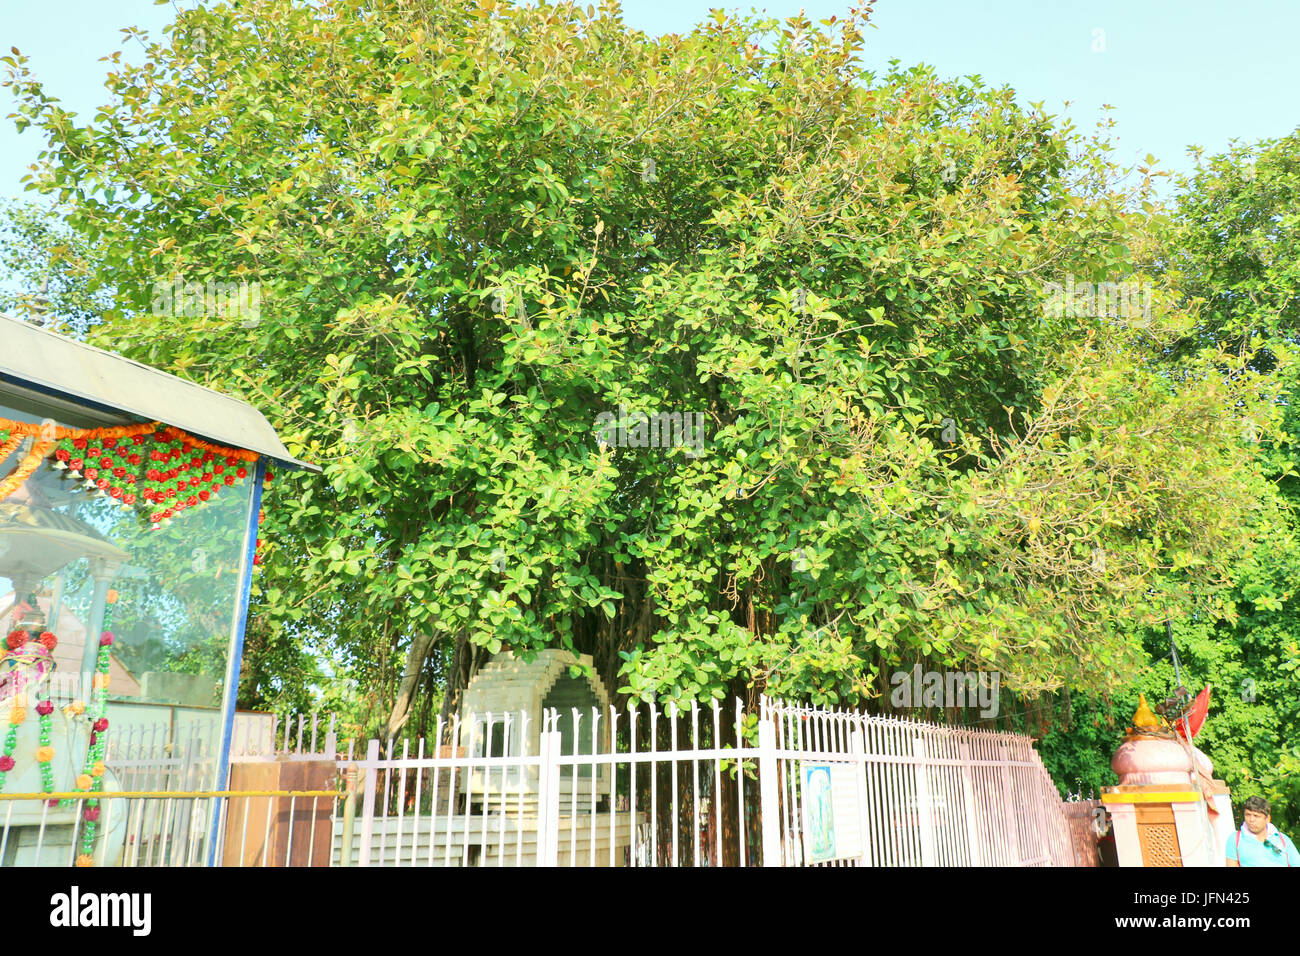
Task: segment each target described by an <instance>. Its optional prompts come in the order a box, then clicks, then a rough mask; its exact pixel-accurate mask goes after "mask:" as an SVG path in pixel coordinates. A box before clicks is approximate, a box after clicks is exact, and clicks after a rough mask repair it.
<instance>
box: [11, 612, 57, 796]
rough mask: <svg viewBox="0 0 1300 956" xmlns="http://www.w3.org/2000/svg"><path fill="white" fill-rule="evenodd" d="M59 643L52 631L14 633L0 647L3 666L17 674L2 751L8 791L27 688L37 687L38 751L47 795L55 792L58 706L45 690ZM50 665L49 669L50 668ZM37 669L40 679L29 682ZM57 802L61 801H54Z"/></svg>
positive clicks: (22, 720)
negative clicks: (53, 720)
mask: <svg viewBox="0 0 1300 956" xmlns="http://www.w3.org/2000/svg"><path fill="white" fill-rule="evenodd" d="M58 643H59V641H58V638H56V637H55V636H54V635H53V634H51V633H50V632H49V631H44V632H42V633H41V634H39V635H37V633H36V632H35V631H23V630H20V631H14V632H13V633H12V634H10V635H9V636H8V637H7V638H6V639H5V646H4V647H3V648H0V664H3V665H6V669H10V671H11V673H12V675H13V682H14V688H13V698H12V699H13V705H12V707H11V708H10V710H9V730H8V732H7V733H6V734H5V740H4V749H3V751H0V790H3V789H4V785H5V777H6V776H8V774H9V771H10V770H12V769H13V768H14V757H13V753H14V748H15V747H17V745H18V728H19V727H21V726H22V725H23V723H24V721H26V720H27V693H26V691H27V686H28V684H34V685H35V687H36V714H37V718H38V719H39V721H40V743H41V745H40V748H39V749H38V750H37V751H36V760H37V762H38V763H39V764H40V768H41V789H42V790H44V792H45V793H53V792H54V769H53V768H52V767H51V766H50V762H51V761H52V760H53V759H54V748H53V746H51V744H50V714H51V713H53V711H54V705H53V704H52V703H50V699H49V693H48V692H47V691H46V689H45V677H46V675H47V674H48V673H49V672H50V670H52V669H53V661H51V660H50V654H51V653H52V652H53V651H54V648H55V647H56V646H57V645H58ZM47 664H48V665H50V666H49V667H48V668H47V667H46V665H47ZM33 667H34V668H36V669H37V671H38V673H37V676H36V679H35V680H33V681H28V680H27V679H26V674H27V672H28V671H29V670H30V669H31V668H33ZM52 802H57V801H52Z"/></svg>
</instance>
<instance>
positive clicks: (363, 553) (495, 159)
mask: <svg viewBox="0 0 1300 956" xmlns="http://www.w3.org/2000/svg"><path fill="white" fill-rule="evenodd" d="M862 19H863V18H862V17H861V16H852V17H850V18H849V19H847V20H844V21H838V20H831V21H824V22H821V23H818V24H814V23H811V22H809V21H807V20H805V19H802V18H794V19H791V20H787V21H776V20H765V19H758V18H746V17H739V18H737V17H732V16H728V15H724V14H722V13H720V12H715V13H714V14H713V15H711V16H710V18H709V19H708V20H706V22H704V23H703V24H702V25H700V26H699V27H698V28H696V29H695V30H694V31H692V32H691V33H690V34H688V35H685V36H680V35H669V36H665V37H661V38H652V37H647V36H645V35H644V34H642V33H640V32H638V31H635V30H630V29H628V28H627V27H626V26H625V25H624V24H623V23H622V20H621V15H620V12H619V8H618V6H617V4H614V3H606V4H602V6H601V7H600V8H599V9H598V10H588V11H584V10H582V9H581V8H579V7H577V6H573V5H568V4H561V5H551V4H538V5H536V6H533V7H515V6H507V5H504V4H499V3H495V2H493V0H449V2H447V3H442V4H438V5H433V4H428V3H423V2H418V3H417V2H407V0H328V2H321V3H314V4H302V3H297V2H292V0H241V2H238V3H217V4H214V5H212V6H210V7H207V8H203V9H198V10H194V11H190V12H188V13H185V14H183V15H182V16H181V17H180V18H179V19H178V21H177V23H176V24H175V26H174V28H173V29H172V31H171V32H170V34H169V35H168V36H167V37H165V38H161V39H150V38H147V37H143V36H142V37H140V40H141V42H142V43H143V45H144V50H145V54H144V59H143V61H142V62H140V63H136V64H129V63H127V62H125V61H124V58H123V57H122V56H121V55H120V54H115V55H114V56H113V57H112V62H113V67H112V71H111V72H110V73H109V76H108V79H107V93H108V101H107V103H106V105H105V106H104V107H103V109H102V110H101V111H99V112H98V113H97V114H96V116H94V117H92V118H91V119H90V120H89V121H88V122H83V121H80V120H79V119H78V118H76V117H74V116H72V115H70V114H68V113H66V112H64V111H63V110H62V109H61V108H60V107H59V105H58V103H57V102H55V101H53V100H52V99H50V98H49V97H47V95H46V94H45V92H44V91H43V89H42V87H41V85H40V83H39V82H38V81H37V79H36V78H35V77H33V76H32V75H31V74H30V73H29V71H28V70H27V67H26V65H25V63H24V61H23V60H22V58H21V57H20V56H14V57H9V58H6V59H7V61H8V62H9V64H10V67H11V70H10V79H9V81H8V84H9V85H11V86H12V87H13V88H14V90H15V92H16V93H17V95H18V100H19V106H18V113H17V115H18V117H19V122H20V123H22V124H31V125H34V126H37V127H39V128H41V129H42V130H44V132H45V134H46V135H47V136H48V137H49V140H50V147H49V150H48V152H47V154H46V156H45V161H46V163H47V165H48V169H47V172H46V173H45V174H44V175H43V177H42V179H41V181H40V184H39V186H40V188H41V189H42V190H44V191H46V192H48V193H50V194H51V195H52V196H53V197H54V198H55V199H57V200H58V201H59V202H60V203H62V204H64V205H66V206H67V207H68V208H69V210H70V211H69V214H68V217H67V221H68V223H69V224H70V226H71V227H72V228H73V229H75V230H76V231H77V233H78V234H79V235H81V236H83V237H85V238H86V240H87V241H90V242H95V243H97V244H98V247H99V248H101V249H103V250H104V252H103V255H102V257H100V258H99V259H97V261H96V262H95V263H93V264H92V266H91V278H92V280H93V282H92V285H94V286H95V287H97V288H101V289H112V290H113V294H114V297H115V301H114V308H113V309H111V310H110V311H109V312H108V313H107V314H106V317H105V320H104V322H103V323H102V324H101V325H100V326H98V327H96V329H95V330H94V333H93V334H94V336H95V338H96V340H97V341H98V342H100V343H101V344H105V345H108V346H109V347H111V348H113V349H114V350H116V351H119V352H122V353H124V354H127V355H129V356H131V357H134V358H138V359H140V360H142V361H145V362H148V363H150V364H153V365H156V366H159V367H162V368H165V369H168V370H170V371H173V372H176V373H178V374H182V375H185V376H188V377H190V378H193V379H195V380H197V381H201V382H203V383H204V384H209V385H213V386H215V387H219V388H222V389H224V390H227V391H231V392H234V393H237V394H240V395H241V396H242V397H244V398H246V399H247V400H249V401H250V402H252V403H254V404H255V405H257V406H258V407H259V408H261V409H263V410H264V411H265V412H266V414H267V415H268V417H269V418H270V419H271V421H272V422H273V424H275V425H276V427H277V428H278V429H279V430H280V431H281V434H282V435H283V436H284V437H285V439H286V442H287V444H288V446H289V447H290V449H291V450H292V451H293V452H294V453H295V454H297V455H299V456H301V457H304V458H306V459H309V460H314V461H316V462H319V463H320V464H322V465H323V466H324V469H325V472H324V475H323V476H320V477H315V476H311V475H304V474H280V475H277V476H276V481H275V483H274V484H273V486H272V488H271V490H270V493H269V495H268V498H267V504H266V521H265V524H264V530H263V536H264V538H265V539H266V543H267V545H268V547H267V550H266V552H265V554H266V557H265V560H264V563H263V565H262V567H261V573H260V576H259V578H258V582H257V585H256V594H255V605H254V607H253V609H252V614H253V617H254V621H253V623H252V625H251V627H252V633H253V635H254V639H252V640H251V641H250V649H249V653H250V665H249V668H248V673H251V674H258V675H261V676H260V677H259V678H257V680H259V681H264V682H265V683H257V684H255V685H250V684H247V683H246V685H245V689H244V694H245V698H246V700H247V701H253V700H258V699H265V698H267V697H270V696H273V695H274V694H276V693H278V692H279V691H278V690H277V686H276V685H275V678H274V676H273V674H274V672H275V671H276V670H277V668H275V667H270V668H268V667H266V666H265V663H266V662H267V661H270V660H280V661H287V662H289V663H294V662H297V663H301V662H302V656H303V654H304V653H307V651H304V649H309V650H310V651H311V652H313V653H319V654H322V655H330V656H331V659H332V663H331V664H330V665H329V668H328V670H329V672H330V673H331V674H332V675H334V676H337V677H342V676H344V675H348V676H351V677H353V678H355V679H357V680H358V681H359V683H360V686H361V687H362V688H364V689H366V691H367V692H368V694H369V702H368V706H369V711H368V713H369V714H370V716H369V717H368V718H367V719H369V720H371V721H373V720H377V719H379V718H380V717H388V718H389V728H390V729H392V730H395V729H397V727H399V726H400V725H401V723H402V722H403V721H404V720H406V719H407V718H408V716H409V715H410V714H411V713H415V714H416V715H417V720H422V719H423V718H422V717H421V715H422V714H427V713H428V712H429V711H428V708H429V706H430V705H431V704H433V705H436V703H438V702H440V701H442V700H443V699H444V698H442V697H441V696H440V695H441V694H442V693H443V692H444V691H446V697H445V701H446V702H447V704H448V705H450V704H451V703H452V702H454V700H455V695H456V692H457V691H458V689H459V688H460V687H461V686H463V683H464V681H465V679H466V678H467V676H468V675H469V674H470V673H471V672H472V670H473V669H474V668H475V667H476V666H477V665H478V663H479V662H481V661H482V660H483V659H485V657H486V655H487V654H489V653H495V652H498V651H500V650H502V649H513V650H516V651H520V652H526V651H528V650H530V649H536V648H541V647H557V646H558V647H567V648H571V649H574V650H577V651H580V652H588V653H592V654H593V655H594V657H595V661H596V666H597V668H598V670H599V671H600V672H601V673H602V675H603V676H605V678H606V679H607V680H609V681H610V682H611V686H612V687H614V688H617V689H618V690H619V691H620V692H621V693H623V694H624V695H627V696H629V697H633V698H650V697H654V698H657V699H659V700H676V701H679V702H682V701H686V700H690V699H707V698H709V697H722V696H725V695H728V694H731V693H750V694H752V693H756V692H758V691H765V692H767V693H769V694H774V695H779V696H785V697H791V698H801V699H808V700H811V701H813V702H817V703H832V704H833V703H857V702H862V701H864V700H867V699H869V698H871V697H872V696H873V695H875V694H876V693H878V692H879V691H880V689H881V688H882V687H883V686H884V685H885V683H886V676H887V673H888V672H889V671H891V670H894V669H905V668H907V667H910V666H911V664H912V663H913V662H915V661H925V662H928V663H930V664H932V666H935V667H940V666H960V667H962V668H965V669H969V670H975V669H984V670H997V671H999V672H1000V673H1001V675H1002V683H1003V686H1004V687H1006V688H1009V689H1011V690H1013V691H1016V692H1018V693H1022V694H1028V695H1034V694H1037V693H1040V692H1042V691H1046V690H1054V689H1057V688H1069V689H1073V690H1076V691H1082V692H1087V693H1097V694H1100V693H1103V692H1106V691H1109V690H1112V689H1114V688H1116V687H1119V686H1121V685H1122V684H1123V683H1124V682H1126V681H1128V680H1130V679H1131V678H1132V675H1133V674H1134V673H1135V672H1136V669H1137V668H1138V667H1139V666H1140V664H1141V662H1142V661H1144V660H1145V656H1146V653H1145V651H1144V649H1143V647H1142V641H1141V637H1142V635H1143V633H1144V632H1145V631H1146V630H1147V629H1149V628H1150V627H1152V626H1154V625H1156V624H1158V623H1160V622H1162V621H1163V620H1164V619H1165V618H1166V616H1168V615H1172V616H1174V617H1175V618H1177V619H1179V620H1182V619H1190V616H1191V614H1192V613H1193V610H1195V612H1196V613H1198V614H1200V615H1202V616H1204V617H1207V618H1208V619H1211V620H1213V619H1216V618H1219V617H1223V616H1225V615H1228V616H1230V615H1231V613H1232V605H1231V602H1230V601H1229V600H1228V598H1227V597H1226V596H1227V595H1229V594H1230V593H1231V589H1232V587H1233V586H1234V573H1233V568H1234V566H1235V563H1236V562H1237V561H1239V560H1245V559H1246V558H1245V556H1248V555H1249V554H1250V553H1251V549H1252V547H1255V545H1254V544H1253V542H1258V541H1259V540H1263V539H1264V538H1266V532H1267V531H1268V529H1270V528H1276V527H1282V526H1283V525H1284V517H1283V514H1282V511H1283V505H1282V504H1281V502H1280V500H1279V498H1278V495H1277V493H1276V490H1275V488H1274V486H1273V485H1272V484H1271V483H1270V482H1269V481H1268V480H1267V477H1266V476H1265V475H1264V474H1262V473H1261V471H1260V470H1259V469H1258V468H1257V467H1256V459H1255V455H1256V452H1255V450H1254V448H1253V446H1252V445H1251V443H1250V442H1249V441H1248V440H1247V439H1246V438H1245V437H1243V436H1244V435H1245V434H1246V432H1247V431H1249V430H1250V429H1251V428H1253V429H1256V430H1257V432H1258V433H1260V434H1270V433H1273V432H1276V430H1277V428H1278V427H1279V420H1280V416H1281V411H1280V408H1279V405H1278V403H1277V401H1276V395H1275V393H1274V391H1271V390H1270V389H1272V385H1270V384H1268V383H1269V382H1272V381H1273V380H1272V379H1269V378H1268V377H1267V376H1268V373H1269V370H1268V369H1265V368H1261V367H1260V366H1259V363H1258V362H1254V363H1252V362H1251V361H1250V356H1248V355H1246V354H1245V352H1243V350H1242V349H1240V348H1233V347H1232V346H1233V343H1232V342H1231V341H1226V340H1220V339H1215V338H1213V337H1211V338H1205V339H1198V338H1197V337H1196V334H1195V329H1196V328H1197V325H1196V323H1197V321H1198V316H1200V315H1203V314H1204V312H1203V311H1202V312H1199V313H1198V311H1197V309H1196V307H1195V306H1194V304H1193V303H1191V302H1190V301H1189V300H1187V299H1185V298H1180V296H1179V294H1178V288H1179V286H1178V283H1177V281H1175V278H1176V277H1175V278H1171V276H1170V275H1169V274H1168V273H1167V271H1166V270H1164V269H1163V268H1162V260H1161V259H1160V255H1159V254H1158V252H1156V251H1153V249H1154V246H1153V240H1152V237H1151V234H1150V230H1149V229H1148V223H1147V217H1146V215H1145V213H1144V211H1143V208H1142V205H1141V203H1142V202H1143V201H1144V199H1145V198H1146V197H1145V193H1144V192H1143V187H1141V186H1139V187H1137V188H1136V189H1133V190H1129V191H1125V190H1122V189H1120V187H1119V186H1118V185H1117V183H1118V181H1119V177H1118V172H1119V171H1118V170H1117V169H1116V167H1115V165H1114V164H1113V163H1112V161H1111V160H1110V157H1109V153H1108V151H1107V149H1106V146H1105V143H1104V142H1098V141H1097V140H1096V139H1092V140H1090V139H1087V138H1085V137H1083V136H1080V135H1078V134H1077V133H1076V132H1075V131H1074V130H1073V129H1072V128H1071V127H1070V126H1069V125H1068V124H1065V123H1062V122H1061V121H1059V120H1058V119H1057V118H1055V117H1053V116H1051V115H1049V114H1047V113H1046V112H1044V111H1043V110H1042V109H1041V108H1039V107H1032V108H1024V107H1021V106H1018V105H1017V103H1016V100H1015V97H1014V94H1013V91H1011V90H1009V89H994V88H989V87H987V86H985V85H984V84H983V83H982V82H981V81H980V80H979V79H978V78H968V79H963V80H945V79H941V78H939V77H938V76H936V75H935V73H934V72H933V71H932V70H929V69H928V68H924V67H915V68H905V67H902V66H899V65H897V64H895V65H894V66H893V67H891V68H890V69H889V70H888V71H886V72H884V73H881V74H876V73H873V72H870V71H867V70H864V69H863V68H862V67H861V66H860V65H859V62H858V59H857V55H858V53H859V52H860V51H861V48H862V44H863V42H864V41H863V36H862V33H861V28H862V26H863V22H862ZM177 277H180V278H181V279H182V280H183V281H192V282H196V283H206V282H208V281H209V280H213V281H221V282H245V283H256V284H257V287H258V289H259V290H260V314H259V315H258V316H257V317H256V318H255V319H253V320H251V321H250V320H249V319H248V318H247V317H246V316H245V317H236V316H231V315H229V314H223V313H222V312H221V310H208V311H206V312H204V314H201V315H192V314H185V313H184V311H182V310H176V309H170V310H169V309H159V308H158V307H157V305H156V301H155V296H154V288H155V284H156V283H159V282H162V283H164V284H166V283H171V282H173V281H174V280H175V279H176V278H177ZM1118 283H1124V284H1125V286H1124V287H1125V288H1126V289H1133V288H1136V289H1139V290H1140V295H1141V296H1142V297H1144V298H1142V299H1141V300H1140V301H1143V302H1145V308H1144V309H1143V310H1141V315H1140V317H1139V314H1138V312H1132V313H1130V312H1128V311H1127V310H1126V311H1125V312H1124V314H1122V315H1115V314H1111V313H1112V312H1113V311H1114V310H1110V311H1108V310H1106V309H1105V308H1099V307H1098V306H1097V302H1098V301H1100V299H1099V298H1098V297H1090V298H1088V299H1087V300H1080V301H1081V302H1083V301H1086V302H1087V305H1085V306H1083V307H1079V308H1076V307H1075V306H1076V305H1078V304H1079V303H1078V302H1075V301H1074V300H1073V299H1072V300H1071V301H1070V302H1069V303H1067V304H1068V305H1069V306H1070V307H1067V308H1063V309H1062V308H1056V309H1053V308H1051V307H1050V305H1051V299H1052V296H1053V295H1057V296H1058V298H1057V301H1058V302H1059V289H1060V288H1061V287H1067V286H1068V288H1069V289H1071V290H1072V291H1073V290H1075V289H1076V288H1082V287H1089V288H1097V289H1098V290H1099V291H1100V290H1101V288H1102V287H1113V285H1114V284H1118ZM1054 290H1055V291H1054ZM1247 351H1248V350H1247ZM1174 354H1176V355H1177V361H1176V362H1172V361H1171V360H1170V356H1171V355H1174ZM624 411H628V412H629V413H638V412H639V413H647V414H649V415H660V414H663V415H672V414H679V415H683V416H687V415H689V416H694V415H700V416H702V421H703V423H704V425H703V440H702V445H701V446H700V447H699V448H698V449H697V448H694V447H691V445H690V444H689V443H686V442H678V443H674V442H673V441H671V440H666V441H665V440H662V439H663V436H662V435H661V436H660V439H661V440H660V441H658V442H657V443H656V444H654V445H651V444H650V441H649V439H648V438H647V437H644V436H643V435H642V434H641V433H640V432H639V431H638V430H637V429H636V427H635V422H636V419H635V417H634V418H633V419H632V422H633V428H632V429H631V430H630V432H628V433H617V432H615V433H610V432H608V431H607V430H606V431H602V429H604V428H605V423H608V421H609V418H608V417H607V416H609V415H618V416H622V415H623V414H624ZM602 416H606V417H602ZM692 420H693V419H692ZM1270 430H1272V431H1270ZM611 434H617V435H619V438H618V440H617V441H616V442H615V443H613V444H612V445H611V444H610V443H608V442H602V441H600V440H599V439H600V438H601V437H602V436H603V437H606V438H608V437H610V435H611ZM629 434H630V436H631V437H630V439H629V437H628V435H629ZM642 442H644V444H643V443H642ZM697 452H698V453H697ZM259 635H260V637H259ZM259 640H260V641H262V642H263V643H259ZM277 648H278V650H277ZM312 649H314V650H312ZM259 654H265V655H266V657H264V658H261V659H260V661H261V662H260V663H259V656H258V655H259ZM275 655H281V656H280V657H277V656H275ZM295 666H296V665H295ZM284 686H287V685H284ZM294 686H295V687H297V688H298V689H299V690H300V691H301V690H302V689H303V684H302V683H301V682H299V683H298V684H295V685H294ZM390 711H391V715H390Z"/></svg>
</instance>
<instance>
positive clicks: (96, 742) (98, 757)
mask: <svg viewBox="0 0 1300 956" xmlns="http://www.w3.org/2000/svg"><path fill="white" fill-rule="evenodd" d="M112 645H113V635H112V633H111V632H109V631H105V632H104V633H103V634H101V635H100V638H99V659H98V660H97V661H96V667H95V677H94V688H93V691H92V695H91V704H90V720H91V725H90V746H89V747H87V748H86V762H85V763H84V764H83V765H82V768H81V773H80V774H79V775H78V776H77V779H76V786H75V789H77V790H84V791H86V792H87V793H99V792H100V791H101V790H103V787H104V743H105V732H106V731H107V730H108V718H107V717H106V716H104V712H105V711H106V710H107V708H108V669H109V663H110V661H109V650H108V649H109V648H110V647H112ZM76 703H77V702H74V703H73V705H72V706H73V707H75V706H76ZM74 713H77V711H74ZM47 792H48V791H47ZM72 802H73V801H72V800H71V799H68V800H64V801H63V803H62V805H63V806H67V805H68V804H70V803H72ZM81 816H82V820H83V823H82V829H81V855H80V856H78V857H77V866H90V865H91V861H92V857H91V850H93V849H94V846H95V830H96V829H98V827H99V801H98V800H97V799H95V798H94V797H91V798H90V799H88V800H87V801H86V805H85V807H84V808H83V809H82V811H81Z"/></svg>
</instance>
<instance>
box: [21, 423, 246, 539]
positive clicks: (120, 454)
mask: <svg viewBox="0 0 1300 956" xmlns="http://www.w3.org/2000/svg"><path fill="white" fill-rule="evenodd" d="M26 438H31V439H32V447H31V449H30V450H29V451H28V453H27V455H26V456H25V457H24V458H23V460H22V461H21V462H19V464H18V467H17V468H15V469H14V471H13V472H12V473H11V474H10V475H8V476H6V477H5V478H4V479H3V480H0V501H3V500H4V499H5V498H7V497H9V495H11V494H13V493H14V491H16V490H17V489H18V488H19V487H21V486H22V484H23V482H25V481H26V480H27V479H28V478H29V477H30V476H31V475H32V473H33V472H35V471H36V469H37V468H39V467H40V465H41V463H42V462H43V461H45V459H46V458H47V457H53V459H54V467H55V468H59V469H67V470H68V471H70V472H71V475H72V477H73V478H77V479H82V480H84V481H85V484H86V486H87V488H89V489H92V490H94V491H95V492H97V493H98V494H101V495H103V496H105V497H108V498H112V499H113V500H114V501H116V502H117V503H118V504H120V505H121V506H122V507H124V508H135V509H137V510H139V511H141V512H142V513H145V514H147V515H148V517H149V520H150V521H151V522H153V525H154V527H158V525H159V524H161V523H162V522H164V521H166V520H168V519H169V518H172V517H174V516H175V515H177V514H179V513H180V512H181V511H184V510H185V509H186V508H193V507H196V506H197V505H200V504H202V503H203V502H205V501H208V500H210V499H211V498H213V497H215V496H216V494H217V492H218V490H220V489H222V488H225V487H228V486H230V485H233V484H235V482H237V481H240V480H242V479H243V478H246V477H247V476H248V467H247V465H248V463H250V462H253V461H256V460H257V452H253V451H248V450H247V449H243V448H228V447H226V446H224V445H214V444H212V443H210V442H206V441H204V440H203V439H201V438H196V437H194V436H193V435H190V434H188V433H186V432H183V431H181V430H180V429H179V428H173V427H172V426H170V425H163V424H162V423H160V422H150V423H148V424H144V425H124V426H120V427H115V428H63V427H61V426H56V425H53V424H52V423H49V422H47V423H45V424H42V425H32V424H29V423H27V422H17V421H12V420H10V419H7V418H0V461H3V460H4V459H5V458H7V457H8V456H9V455H11V454H12V453H13V452H14V451H15V450H16V449H17V448H18V447H19V446H20V445H21V443H22V442H23V440H24V439H26Z"/></svg>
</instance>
